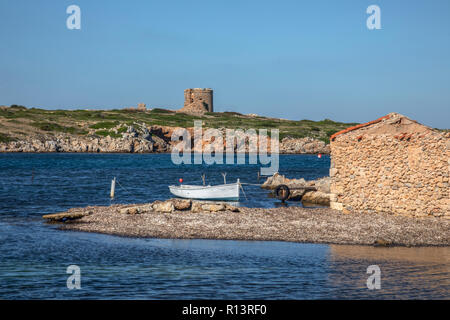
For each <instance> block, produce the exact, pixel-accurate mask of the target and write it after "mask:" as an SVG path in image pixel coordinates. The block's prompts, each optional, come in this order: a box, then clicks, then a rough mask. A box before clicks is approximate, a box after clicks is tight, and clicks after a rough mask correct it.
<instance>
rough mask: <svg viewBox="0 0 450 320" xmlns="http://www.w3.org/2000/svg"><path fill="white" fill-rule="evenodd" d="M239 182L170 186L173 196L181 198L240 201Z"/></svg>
mask: <svg viewBox="0 0 450 320" xmlns="http://www.w3.org/2000/svg"><path fill="white" fill-rule="evenodd" d="M239 186H240V183H239V180H238V181H237V182H236V183H228V184H221V185H217V186H195V185H184V184H182V185H179V186H169V190H170V192H171V193H172V194H174V195H176V196H177V197H180V198H186V199H197V200H227V201H233V200H234V201H237V200H239Z"/></svg>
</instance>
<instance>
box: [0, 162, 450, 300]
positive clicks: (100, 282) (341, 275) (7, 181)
mask: <svg viewBox="0 0 450 320" xmlns="http://www.w3.org/2000/svg"><path fill="white" fill-rule="evenodd" d="M329 165H330V159H329V157H327V156H324V157H322V158H321V159H318V158H317V157H316V156H310V155H285V156H280V170H279V171H280V173H281V174H285V175H287V176H288V177H297V178H300V177H303V178H305V179H316V178H319V177H322V176H326V175H327V174H328V169H329ZM258 170H259V166H258V165H212V166H206V165H204V166H197V165H195V166H194V165H190V166H188V165H183V166H176V165H174V164H172V162H171V160H170V155H166V154H146V155H139V154H0V299H24V298H25V299H28V298H29V299H72V298H76V299H79V298H86V299H109V298H112V299H119V298H121V299H196V298H206V299H210V298H217V299H323V298H325V299H363V298H381V299H384V298H395V299H407V298H417V299H430V298H431V299H438V298H447V299H448V298H449V296H450V266H449V257H450V248H373V247H364V246H335V245H319V244H298V243H284V242H258V241H254V242H253V241H214V240H162V239H133V238H122V237H115V236H108V235H98V234H89V233H80V232H64V231H60V230H58V229H57V226H54V225H47V224H44V223H43V222H42V219H41V216H42V215H43V214H46V213H54V212H59V211H63V210H66V209H68V208H72V207H80V206H87V205H109V204H110V203H111V201H110V199H109V187H110V183H111V179H112V178H113V177H114V176H115V177H116V178H117V181H118V182H119V183H118V185H117V187H116V199H115V200H114V202H115V203H143V202H150V201H154V200H157V199H166V198H169V197H170V194H169V192H168V188H167V186H168V185H169V184H176V183H177V181H178V179H179V178H183V180H184V182H185V183H193V184H200V183H201V175H202V174H205V175H206V180H207V183H211V184H216V183H222V182H223V177H222V175H221V174H220V173H221V172H227V181H228V182H230V181H235V180H236V179H237V178H240V179H241V181H242V182H248V183H252V184H257V183H258V180H257V172H258ZM262 182H263V180H261V181H259V183H262ZM244 188H245V194H246V196H247V200H246V199H245V197H244V198H243V199H242V201H241V203H240V204H241V205H245V206H252V207H274V206H276V205H277V201H276V200H274V199H272V198H270V197H268V194H267V191H264V190H261V189H260V188H259V187H257V186H252V185H248V186H245V187H244ZM296 205H300V204H296ZM69 265H78V266H79V267H80V269H81V289H80V290H69V289H67V287H66V280H67V278H68V276H69V274H67V273H66V269H67V267H68V266H69ZM370 265H378V266H379V267H380V269H381V289H379V290H368V289H367V286H366V281H367V278H368V276H369V275H368V274H367V273H366V271H367V267H368V266H370Z"/></svg>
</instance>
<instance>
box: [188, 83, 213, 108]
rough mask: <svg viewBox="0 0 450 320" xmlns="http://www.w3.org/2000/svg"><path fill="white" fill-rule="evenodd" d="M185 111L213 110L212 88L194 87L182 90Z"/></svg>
mask: <svg viewBox="0 0 450 320" xmlns="http://www.w3.org/2000/svg"><path fill="white" fill-rule="evenodd" d="M180 111H181V112H186V113H205V112H214V107H213V90H212V89H210V88H203V89H202V88H194V89H186V90H184V108H182V109H181V110H180Z"/></svg>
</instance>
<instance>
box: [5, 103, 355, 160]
mask: <svg viewBox="0 0 450 320" xmlns="http://www.w3.org/2000/svg"><path fill="white" fill-rule="evenodd" d="M195 120H202V122H203V126H204V128H205V129H207V128H215V129H219V130H222V131H224V130H225V129H243V130H248V129H255V130H259V129H267V130H268V131H269V134H270V129H278V130H279V138H280V154H317V153H323V154H327V153H329V152H330V149H329V137H330V136H331V135H332V134H333V133H335V132H337V131H340V130H342V129H345V128H348V127H350V126H352V125H354V123H340V122H335V121H332V120H328V119H325V120H322V121H311V120H300V121H294V120H285V119H275V118H267V117H263V116H259V115H256V114H251V115H243V114H240V113H236V112H206V113H204V114H202V115H192V114H186V113H181V112H175V111H171V110H165V109H152V110H146V109H144V110H140V109H130V108H126V109H120V110H119V109H115V110H45V109H37V108H26V107H23V106H18V105H13V106H11V107H6V106H2V107H0V125H1V126H0V152H2V153H5V152H27V153H47V152H74V153H168V152H170V151H171V149H172V146H173V143H172V141H171V135H172V133H173V131H174V130H175V129H176V128H180V127H181V128H186V129H189V128H191V127H192V126H193V123H194V121H195Z"/></svg>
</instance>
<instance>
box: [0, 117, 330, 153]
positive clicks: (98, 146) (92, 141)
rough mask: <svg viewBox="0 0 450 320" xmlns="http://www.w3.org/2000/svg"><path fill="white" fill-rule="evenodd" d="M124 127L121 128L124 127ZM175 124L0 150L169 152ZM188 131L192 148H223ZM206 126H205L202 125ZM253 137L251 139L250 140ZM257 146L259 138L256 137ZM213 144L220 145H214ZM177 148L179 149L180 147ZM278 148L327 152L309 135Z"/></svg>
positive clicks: (42, 137) (40, 139)
mask: <svg viewBox="0 0 450 320" xmlns="http://www.w3.org/2000/svg"><path fill="white" fill-rule="evenodd" d="M124 129H125V130H124ZM176 129H179V128H177V127H165V126H156V125H155V126H147V125H145V124H140V123H134V124H133V125H127V126H126V127H123V126H122V125H118V126H117V127H115V128H112V129H111V130H109V132H108V134H109V135H108V136H102V135H99V134H97V132H96V131H95V130H92V129H91V130H90V132H89V134H87V135H76V134H68V133H57V134H50V133H49V134H39V135H30V136H29V137H28V138H27V139H26V140H18V141H9V142H4V143H0V152H83V153H153V152H154V153H158V152H171V151H172V148H173V147H174V145H176V144H178V143H179V142H172V140H171V138H172V134H173V133H174V131H175V130H176ZM187 130H188V131H189V132H190V135H191V139H192V142H191V147H192V151H193V152H201V151H202V150H206V148H212V149H214V148H215V147H216V144H217V143H222V144H223V151H224V152H226V139H223V141H220V142H219V140H214V139H209V140H208V139H204V140H203V141H201V143H197V144H194V141H193V138H194V134H193V128H188V129H187ZM204 130H207V128H204ZM218 131H219V132H220V133H221V134H222V136H223V137H226V128H218ZM250 139H251V140H252V141H258V140H257V139H258V136H257V135H250V136H249V137H247V140H246V143H245V145H244V148H243V150H238V149H237V146H236V145H235V146H234V152H242V151H245V152H249V140H250ZM253 139H255V140H253ZM267 139H268V141H267V150H268V152H271V141H270V137H268V138H267ZM258 143H259V144H260V145H259V146H260V147H261V146H262V144H261V141H258ZM217 148H220V146H218V147H217ZM180 151H181V149H180ZM279 152H280V153H282V154H286V153H297V154H303V153H312V154H314V153H329V146H328V145H326V144H325V143H324V142H323V141H320V140H315V139H312V138H301V139H294V138H284V139H283V140H282V141H281V143H279Z"/></svg>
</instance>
